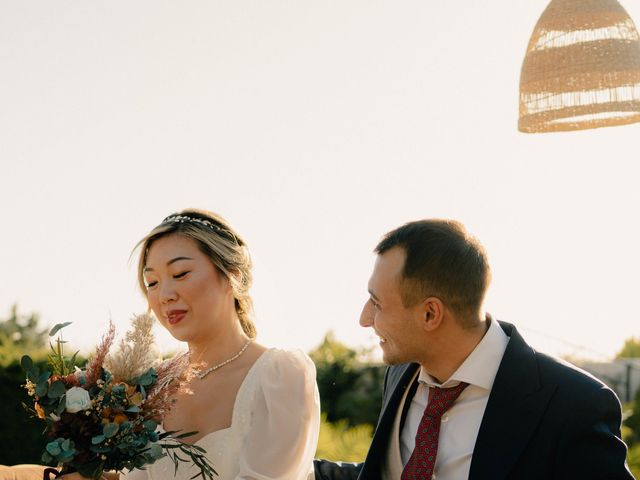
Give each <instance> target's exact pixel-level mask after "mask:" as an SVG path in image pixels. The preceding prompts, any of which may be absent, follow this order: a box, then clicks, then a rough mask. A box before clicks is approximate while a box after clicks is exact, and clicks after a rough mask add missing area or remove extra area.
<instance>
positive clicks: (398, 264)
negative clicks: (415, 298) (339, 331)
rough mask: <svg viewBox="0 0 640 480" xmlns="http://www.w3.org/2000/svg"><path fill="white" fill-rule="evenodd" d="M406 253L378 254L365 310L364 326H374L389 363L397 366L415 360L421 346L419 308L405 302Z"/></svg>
mask: <svg viewBox="0 0 640 480" xmlns="http://www.w3.org/2000/svg"><path fill="white" fill-rule="evenodd" d="M405 257H406V254H405V251H404V249H403V248H401V247H394V248H391V249H389V250H387V251H386V252H384V253H382V254H380V255H378V258H377V259H376V263H375V266H374V269H373V273H372V274H371V278H370V279H369V299H368V300H367V302H366V303H365V304H364V307H363V308H362V313H361V314H360V325H362V326H363V327H371V328H373V330H374V331H375V333H376V335H378V336H379V337H380V348H382V358H383V360H384V362H385V363H387V364H389V365H395V364H399V363H406V362H409V361H415V355H414V351H415V348H416V346H417V345H418V344H419V341H418V338H417V336H416V333H417V330H416V328H417V327H418V326H419V318H420V316H421V315H422V314H421V313H419V311H418V309H419V306H416V307H405V306H404V304H403V302H402V295H401V290H400V288H401V280H402V270H403V268H404V262H405Z"/></svg>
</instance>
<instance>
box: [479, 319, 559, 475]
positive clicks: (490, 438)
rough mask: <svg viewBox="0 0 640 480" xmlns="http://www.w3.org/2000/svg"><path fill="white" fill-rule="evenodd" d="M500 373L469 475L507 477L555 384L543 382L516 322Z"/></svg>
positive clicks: (507, 329)
mask: <svg viewBox="0 0 640 480" xmlns="http://www.w3.org/2000/svg"><path fill="white" fill-rule="evenodd" d="M500 325H501V326H502V328H503V330H505V332H506V333H507V335H509V336H510V337H511V338H510V340H509V344H508V345H507V349H506V351H505V353H504V356H503V358H502V361H501V362H500V367H499V369H498V373H497V375H496V378H495V381H494V383H493V387H492V388H491V393H490V394H489V401H488V403H487V408H486V410H485V413H484V416H483V418H482V423H481V425H480V431H479V432H478V438H477V439H476V444H475V449H474V451H473V457H472V460H471V470H470V472H469V479H471V480H473V479H486V478H491V479H492V480H500V479H504V478H506V476H507V475H508V473H509V471H510V470H511V468H512V467H513V465H514V463H515V462H516V460H517V459H518V457H519V456H520V454H521V453H522V451H523V450H524V448H525V446H526V444H527V442H528V440H529V438H530V437H531V435H532V434H533V432H534V430H535V428H536V426H537V425H538V423H539V422H540V419H541V417H542V414H543V413H544V410H545V409H546V407H547V403H548V401H549V399H550V398H551V395H552V394H553V392H554V390H555V386H543V385H541V383H540V378H539V374H538V367H537V361H536V357H535V352H534V350H533V349H532V348H531V347H529V345H527V344H526V343H525V341H524V340H523V339H522V337H521V336H520V334H519V333H518V331H517V330H516V329H515V327H514V326H513V325H510V324H507V323H503V322H500Z"/></svg>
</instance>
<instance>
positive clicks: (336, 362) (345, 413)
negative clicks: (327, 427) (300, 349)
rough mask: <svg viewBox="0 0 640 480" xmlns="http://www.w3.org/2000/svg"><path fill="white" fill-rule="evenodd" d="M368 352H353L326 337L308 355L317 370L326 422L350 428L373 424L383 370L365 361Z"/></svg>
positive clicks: (375, 419) (329, 336) (328, 336)
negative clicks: (346, 424)
mask: <svg viewBox="0 0 640 480" xmlns="http://www.w3.org/2000/svg"><path fill="white" fill-rule="evenodd" d="M366 355H367V352H366V351H364V350H360V351H358V350H354V349H351V348H349V347H347V346H346V345H344V344H343V343H341V342H339V341H338V340H336V338H335V336H334V334H333V333H332V332H329V333H327V335H326V336H325V338H324V340H323V341H322V343H321V344H320V345H319V346H318V347H317V348H316V349H314V350H313V351H312V352H310V353H309V356H310V357H311V359H312V360H313V361H314V363H315V365H316V370H317V382H318V389H319V391H320V399H321V405H322V411H323V413H325V414H326V417H327V421H329V422H337V421H339V420H346V421H347V422H348V423H349V425H359V424H375V423H376V422H377V419H378V414H379V412H380V406H381V404H382V382H383V379H384V367H382V366H379V365H372V364H371V363H369V362H367V361H366Z"/></svg>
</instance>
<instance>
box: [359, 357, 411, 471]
mask: <svg viewBox="0 0 640 480" xmlns="http://www.w3.org/2000/svg"><path fill="white" fill-rule="evenodd" d="M418 368H419V365H417V364H415V363H410V364H406V365H400V366H397V367H391V368H390V370H389V373H388V375H389V377H388V383H387V389H386V392H385V398H384V401H383V405H382V413H381V414H380V420H378V425H377V427H376V431H375V433H374V434H373V439H372V441H371V447H369V452H368V453H367V459H366V460H365V462H364V465H363V467H362V471H361V472H360V476H359V477H358V478H359V479H360V480H369V479H378V478H380V472H381V471H382V463H381V460H382V459H383V458H384V456H385V455H386V451H387V445H388V444H389V436H390V435H391V430H392V427H393V422H394V420H395V418H396V414H397V411H398V408H399V406H400V401H401V400H402V396H403V395H404V392H405V390H406V389H407V388H408V387H409V386H410V383H411V379H412V378H413V376H414V374H415V372H416V370H417V369H418Z"/></svg>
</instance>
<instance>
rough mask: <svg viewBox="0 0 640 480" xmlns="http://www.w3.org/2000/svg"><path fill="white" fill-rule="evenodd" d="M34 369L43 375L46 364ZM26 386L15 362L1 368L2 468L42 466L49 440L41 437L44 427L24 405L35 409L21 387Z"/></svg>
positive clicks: (18, 365)
mask: <svg viewBox="0 0 640 480" xmlns="http://www.w3.org/2000/svg"><path fill="white" fill-rule="evenodd" d="M35 366H36V367H37V368H38V369H39V370H41V371H44V370H46V368H47V364H46V361H45V360H41V361H38V362H35ZM24 383H25V378H24V372H23V370H22V368H21V367H20V364H19V363H18V362H17V361H15V362H13V363H12V364H10V365H7V366H0V398H1V399H2V408H3V411H4V412H5V414H4V415H0V432H2V437H3V438H4V439H6V440H10V441H6V442H4V443H3V445H2V448H0V465H16V464H19V463H30V464H37V463H41V461H40V456H41V454H42V451H43V450H44V447H45V444H46V443H47V440H46V439H45V438H44V436H43V435H42V424H41V422H40V421H37V419H34V418H30V417H35V412H34V411H33V410H31V411H30V412H29V411H27V409H25V408H24V405H33V400H32V398H30V397H29V396H28V394H27V391H26V390H25V389H24V388H23V387H22V385H24Z"/></svg>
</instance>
